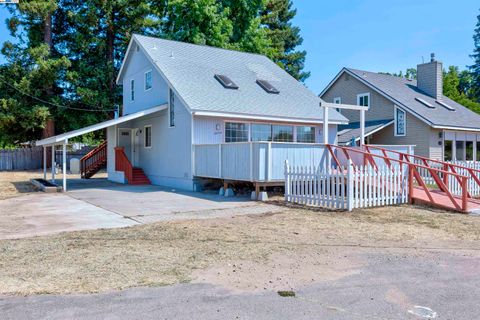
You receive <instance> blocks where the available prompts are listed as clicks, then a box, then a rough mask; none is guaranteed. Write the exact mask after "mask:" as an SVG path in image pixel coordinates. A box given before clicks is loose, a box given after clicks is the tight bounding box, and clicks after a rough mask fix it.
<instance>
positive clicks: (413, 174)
mask: <svg viewBox="0 0 480 320" xmlns="http://www.w3.org/2000/svg"><path fill="white" fill-rule="evenodd" d="M327 149H328V150H329V153H330V155H331V156H332V159H333V161H334V162H335V163H336V164H337V166H339V167H343V166H342V163H341V162H340V161H339V159H338V157H337V155H338V152H343V154H344V155H345V157H346V158H347V159H349V160H351V159H352V157H351V153H357V154H360V155H363V162H364V164H370V165H371V166H372V167H373V168H375V169H376V170H377V169H378V166H377V163H376V162H375V158H377V159H382V160H383V161H384V162H385V164H386V165H387V166H388V167H391V165H392V162H397V163H399V165H400V166H404V165H405V166H408V169H409V170H408V177H409V197H410V202H412V200H413V197H414V192H413V187H414V180H416V182H417V184H418V185H419V186H420V187H421V188H422V189H423V191H424V192H425V195H426V197H427V198H428V200H429V202H430V203H432V204H438V203H437V199H436V197H435V196H434V194H433V192H432V191H431V190H430V189H429V188H428V186H427V184H426V183H425V181H424V180H423V178H422V176H421V175H420V174H419V172H418V169H419V168H422V169H425V170H427V171H428V172H429V173H430V174H431V176H432V177H433V179H434V181H435V183H436V184H437V185H438V187H439V189H440V190H441V191H443V192H444V193H445V195H446V196H447V198H448V199H449V201H450V202H451V204H452V205H453V207H454V208H455V209H456V210H458V211H461V212H467V209H468V208H467V205H468V197H469V193H468V189H467V181H468V176H465V175H461V174H458V173H456V172H451V171H447V170H443V169H438V168H432V167H430V166H429V165H428V164H427V165H425V164H423V165H422V164H417V163H413V162H411V161H410V160H409V159H410V158H408V157H412V156H413V155H408V154H403V153H401V152H399V153H400V154H402V155H403V158H399V159H395V158H391V157H388V155H387V153H386V152H385V153H383V154H384V155H378V154H373V153H371V152H369V151H364V150H359V149H356V148H351V147H343V146H335V145H327ZM334 149H336V150H337V154H336V153H335V150H334ZM380 149H381V148H380ZM367 150H368V149H367ZM385 150H386V149H385ZM386 151H387V152H390V151H391V150H386ZM405 157H406V158H405ZM427 159H428V158H427ZM429 160H430V159H429ZM354 169H355V167H354ZM440 174H441V175H442V176H443V177H448V176H452V177H455V178H456V179H459V181H460V185H461V188H462V193H461V201H460V202H461V203H460V204H459V203H458V202H459V201H457V199H456V198H455V197H454V196H453V194H452V192H451V191H450V190H449V189H448V187H447V185H446V184H445V180H444V179H445V178H444V179H441V178H440Z"/></svg>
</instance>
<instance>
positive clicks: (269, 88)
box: [257, 79, 280, 94]
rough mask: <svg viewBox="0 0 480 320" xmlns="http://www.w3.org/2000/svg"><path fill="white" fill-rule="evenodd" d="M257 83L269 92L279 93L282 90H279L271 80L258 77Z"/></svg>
mask: <svg viewBox="0 0 480 320" xmlns="http://www.w3.org/2000/svg"><path fill="white" fill-rule="evenodd" d="M257 83H258V85H259V86H260V87H262V88H263V90H265V91H267V92H268V93H274V94H279V93H280V91H278V90H277V88H275V87H274V86H272V84H271V83H270V82H268V81H267V80H259V79H257Z"/></svg>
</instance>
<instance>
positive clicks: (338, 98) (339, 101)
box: [333, 97, 370, 104]
mask: <svg viewBox="0 0 480 320" xmlns="http://www.w3.org/2000/svg"><path fill="white" fill-rule="evenodd" d="M369 101H370V100H369ZM333 103H334V104H342V97H335V98H333Z"/></svg>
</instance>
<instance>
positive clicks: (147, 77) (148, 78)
mask: <svg viewBox="0 0 480 320" xmlns="http://www.w3.org/2000/svg"><path fill="white" fill-rule="evenodd" d="M150 89H152V71H147V72H145V91H147V90H150Z"/></svg>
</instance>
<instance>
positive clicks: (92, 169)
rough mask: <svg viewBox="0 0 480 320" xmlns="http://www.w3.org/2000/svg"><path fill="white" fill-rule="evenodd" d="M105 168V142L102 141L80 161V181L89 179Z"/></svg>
mask: <svg viewBox="0 0 480 320" xmlns="http://www.w3.org/2000/svg"><path fill="white" fill-rule="evenodd" d="M106 166H107V141H104V142H102V143H101V144H100V145H99V146H98V147H96V148H95V149H93V150H92V151H90V152H89V153H87V154H86V155H85V156H83V157H82V158H81V159H80V176H81V178H82V179H90V178H91V177H92V176H93V175H95V174H96V173H97V172H98V171H100V170H101V169H103V168H105V167H106Z"/></svg>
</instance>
